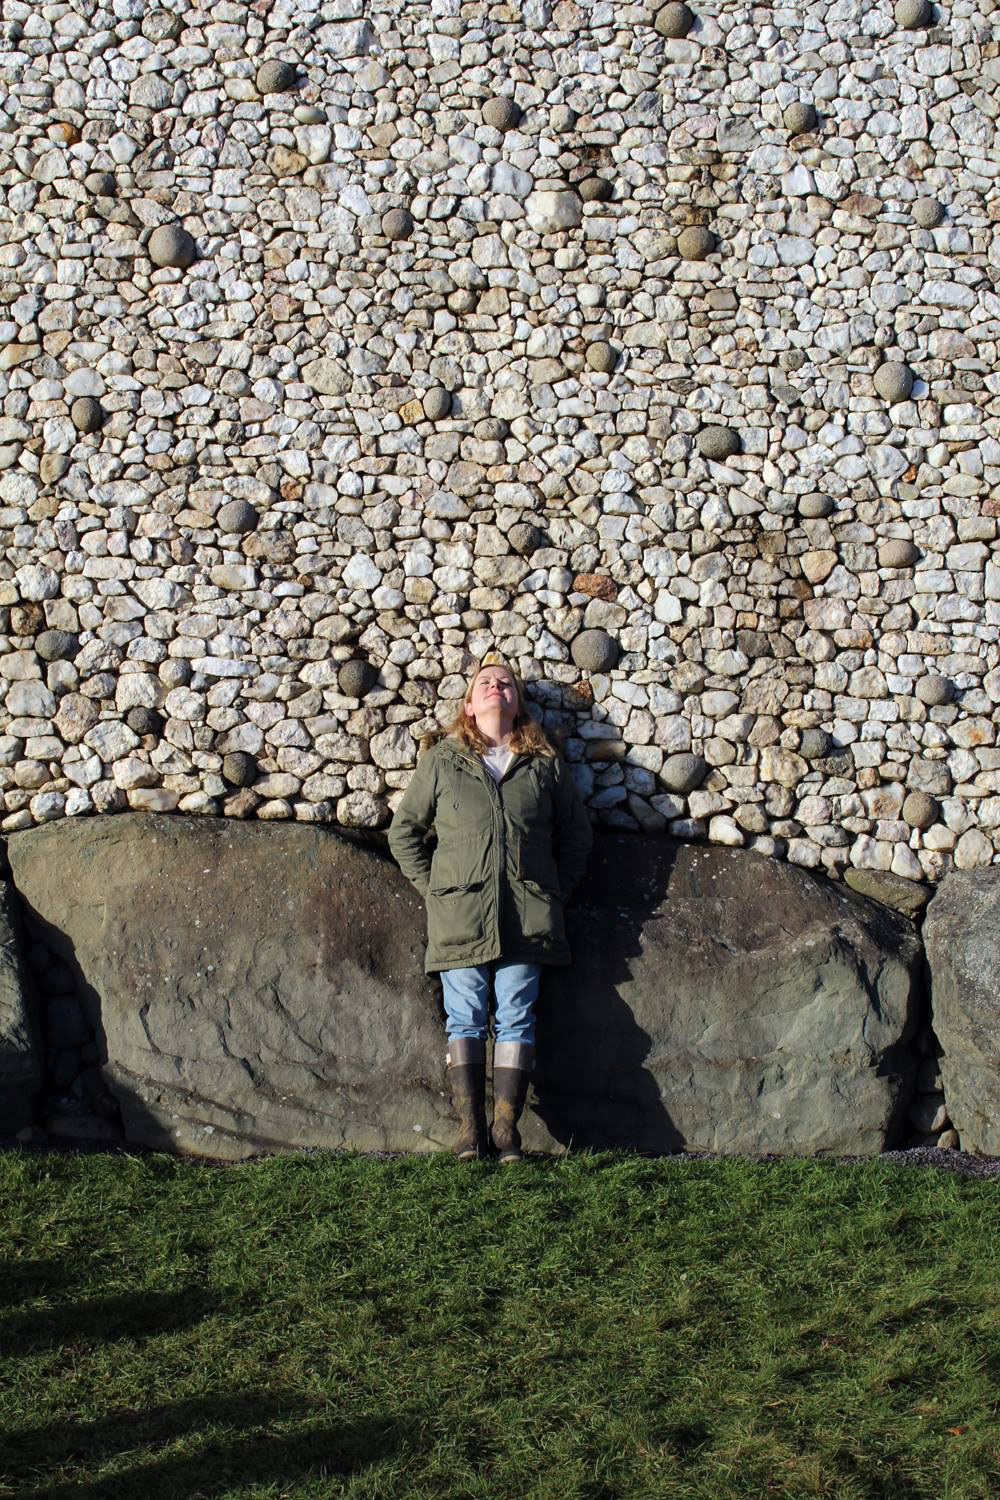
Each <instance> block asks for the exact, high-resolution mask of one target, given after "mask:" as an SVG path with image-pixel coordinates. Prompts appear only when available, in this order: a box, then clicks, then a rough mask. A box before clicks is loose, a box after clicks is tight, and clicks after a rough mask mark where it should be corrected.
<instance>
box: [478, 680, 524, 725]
mask: <svg viewBox="0 0 1000 1500" xmlns="http://www.w3.org/2000/svg"><path fill="white" fill-rule="evenodd" d="M518 707H519V704H518V698H517V688H516V687H515V685H514V679H513V677H512V676H511V675H510V673H509V672H508V671H507V669H506V668H505V667H484V668H483V669H482V671H481V672H477V674H476V678H475V681H474V682H473V684H472V692H471V693H470V694H469V696H468V699H467V700H466V704H465V712H466V715H467V717H468V718H470V719H475V720H476V722H477V723H478V722H479V716H480V714H494V713H496V712H497V710H499V712H500V717H501V719H503V720H505V721H507V722H509V723H511V724H512V723H513V722H514V717H515V715H516V714H517V710H518Z"/></svg>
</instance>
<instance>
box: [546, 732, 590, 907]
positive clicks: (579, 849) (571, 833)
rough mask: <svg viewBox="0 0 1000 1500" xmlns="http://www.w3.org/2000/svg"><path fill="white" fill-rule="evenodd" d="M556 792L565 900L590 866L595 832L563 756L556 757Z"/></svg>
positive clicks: (559, 860)
mask: <svg viewBox="0 0 1000 1500" xmlns="http://www.w3.org/2000/svg"><path fill="white" fill-rule="evenodd" d="M555 792H556V796H555V804H556V807H555V811H556V818H555V856H556V864H557V866H558V870H559V889H560V890H561V892H562V896H563V900H564V901H565V900H568V898H569V896H570V894H571V893H572V891H573V890H574V888H575V887H576V886H577V885H578V884H579V883H580V880H581V879H582V877H583V872H584V870H585V869H586V868H587V858H588V856H589V854H590V850H591V848H592V846H593V843H594V833H593V829H592V828H591V826H590V818H589V816H588V813H587V809H586V807H585V806H584V804H583V798H582V797H581V796H580V792H579V789H578V787H577V785H576V782H575V781H574V780H573V778H572V776H571V775H570V772H569V767H568V766H567V765H566V762H565V761H564V760H563V759H562V757H561V756H557V757H556V764H555Z"/></svg>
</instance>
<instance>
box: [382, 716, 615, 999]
mask: <svg viewBox="0 0 1000 1500" xmlns="http://www.w3.org/2000/svg"><path fill="white" fill-rule="evenodd" d="M431 829H433V830H434V832H435V834H436V835H437V844H436V846H434V847H433V851H432V849H431V848H430V847H429V846H428V844H427V842H426V836H427V834H428V832H429V831H430V830H431ZM592 843H593V833H592V832H591V827H590V820H589V818H588V817H587V810H586V808H585V807H584V805H583V801H582V799H581V797H580V793H579V792H578V790H577V788H576V785H575V783H574V781H573V779H572V777H571V776H570V774H569V771H568V770H567V767H566V764H565V762H564V761H563V760H562V759H561V758H560V757H559V756H549V755H540V754H538V753H537V752H534V751H533V752H531V753H528V754H524V755H515V757H514V760H513V761H512V763H511V764H510V766H509V767H508V768H507V770H506V772H505V773H504V775H503V777H502V779H501V780H500V781H499V782H496V781H494V779H493V777H492V776H491V775H490V773H489V771H488V770H487V769H486V767H485V765H484V764H483V762H482V760H481V759H480V757H479V756H478V755H477V754H476V753H475V751H474V750H472V749H469V748H467V747H466V746H465V745H464V744H463V743H462V741H461V740H459V739H458V738H457V737H456V736H454V735H448V736H446V737H445V738H444V739H440V740H438V741H437V742H436V743H435V744H433V745H432V746H431V747H430V748H429V749H428V750H426V751H425V752H424V754H423V755H422V756H421V758H420V761H419V763H418V765H417V769H416V770H415V771H414V773H413V777H412V780H411V781H410V784H409V786H408V787H407V789H406V791H405V793H404V795H403V798H402V800H401V801H400V803H399V805H398V807H397V808H396V812H395V815H394V816H393V819H392V824H391V826H390V828H389V848H390V849H391V850H392V853H393V856H394V857H395V859H396V862H397V864H398V865H399V867H400V869H401V870H402V872H403V874H404V875H405V876H406V878H407V880H409V881H410V883H411V884H412V885H413V886H415V887H416V889H417V890H418V891H419V892H420V894H421V896H423V897H424V898H425V900H426V903H427V958H426V962H425V964H424V967H425V969H426V970H427V972H428V973H429V974H430V973H434V972H435V971H437V970H440V969H459V968H466V967H471V966H472V965H475V964H485V963H490V962H491V961H492V960H494V959H499V958H503V960H504V961H505V962H509V963H541V964H568V963H569V962H570V958H571V955H570V951H569V944H568V943H567V941H566V930H565V926H564V922H563V906H564V904H565V902H566V899H567V897H568V896H569V894H570V892H571V891H572V889H573V887H574V886H575V885H576V884H577V882H578V881H579V879H580V877H581V876H582V874H583V871H584V867H585V865H586V863H587V856H588V854H589V853H590V847H591V844H592Z"/></svg>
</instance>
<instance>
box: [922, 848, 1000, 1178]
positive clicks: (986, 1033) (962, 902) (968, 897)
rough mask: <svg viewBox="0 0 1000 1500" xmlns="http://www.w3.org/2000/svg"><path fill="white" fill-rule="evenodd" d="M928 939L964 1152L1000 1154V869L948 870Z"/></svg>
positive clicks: (934, 1000) (930, 913) (937, 1025)
mask: <svg viewBox="0 0 1000 1500" xmlns="http://www.w3.org/2000/svg"><path fill="white" fill-rule="evenodd" d="M923 939H924V947H925V949H926V953H927V964H928V967H929V969H930V975H931V1009H932V1015H933V1021H934V1030H935V1032H936V1033H937V1038H938V1041H939V1042H940V1043H941V1046H942V1048H943V1049H944V1054H943V1056H942V1057H941V1059H940V1063H941V1081H942V1084H943V1086H944V1092H945V1098H946V1099H947V1101H948V1113H949V1115H950V1116H951V1122H952V1124H953V1125H954V1127H955V1129H956V1130H957V1131H958V1133H959V1137H960V1139H961V1142H962V1149H963V1150H964V1151H974V1152H978V1153H981V1154H982V1155H984V1156H1000V982H998V978H997V976H998V974H1000V869H997V868H996V866H993V867H990V868H987V869H981V870H956V871H954V872H953V873H951V874H949V875H946V876H945V878H944V880H943V881H942V882H941V884H940V886H939V887H938V889H937V891H936V893H935V895H934V897H933V899H932V900H931V903H930V906H929V907H928V908H927V916H926V918H925V920H924V926H923Z"/></svg>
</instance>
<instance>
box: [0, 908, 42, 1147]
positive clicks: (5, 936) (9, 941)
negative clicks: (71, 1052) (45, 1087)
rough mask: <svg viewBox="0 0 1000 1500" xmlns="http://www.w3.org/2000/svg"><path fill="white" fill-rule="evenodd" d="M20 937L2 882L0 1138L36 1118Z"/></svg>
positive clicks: (34, 1030) (33, 1041)
mask: <svg viewBox="0 0 1000 1500" xmlns="http://www.w3.org/2000/svg"><path fill="white" fill-rule="evenodd" d="M23 952H24V936H23V929H22V924H21V911H20V904H19V902H18V898H17V894H16V892H15V891H14V889H13V887H12V886H11V884H10V882H9V881H7V880H3V881H0V1135H6V1136H10V1135H13V1134H14V1133H15V1132H16V1131H18V1130H20V1129H22V1127H24V1126H27V1125H30V1124H32V1123H33V1121H34V1120H35V1118H36V1115H37V1109H38V1096H39V1093H40V1091H41V1087H42V1079H43V1058H42V1050H41V1038H40V1036H39V1029H38V1023H37V1020H36V1016H35V1010H34V1006H33V1004H32V999H31V993H30V988H29V980H28V976H27V972H26V969H25V966H24V961H23V957H22V954H23Z"/></svg>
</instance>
